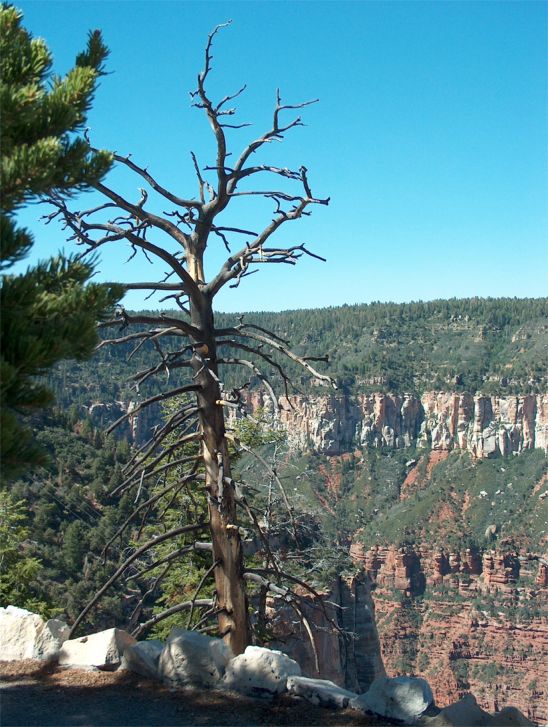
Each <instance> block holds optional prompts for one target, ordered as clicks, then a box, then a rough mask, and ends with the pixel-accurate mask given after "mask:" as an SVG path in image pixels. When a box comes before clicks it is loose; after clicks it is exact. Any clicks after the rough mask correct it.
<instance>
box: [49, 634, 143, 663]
mask: <svg viewBox="0 0 548 727" xmlns="http://www.w3.org/2000/svg"><path fill="white" fill-rule="evenodd" d="M135 643H137V642H136V639H134V638H133V636H130V634H128V633H127V631H122V630H121V629H107V630H106V631H99V632H97V633H95V634H89V635H88V636H82V637H81V638H79V639H70V641H65V643H64V644H63V646H62V648H61V650H60V652H59V665H60V666H76V667H82V668H84V669H85V668H88V669H102V670H103V671H115V670H116V669H118V667H119V666H120V665H121V663H122V657H123V656H124V652H125V651H126V649H129V647H130V646H133V644H135Z"/></svg>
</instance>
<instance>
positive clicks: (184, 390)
mask: <svg viewBox="0 0 548 727" xmlns="http://www.w3.org/2000/svg"><path fill="white" fill-rule="evenodd" d="M200 389H201V386H200V385H199V384H186V385H185V386H179V388H177V389H171V391H166V392H165V393H163V394H156V396H151V397H150V398H149V399H145V401H142V402H141V403H140V404H138V405H137V406H136V407H135V409H132V410H131V411H129V412H126V413H125V414H123V415H122V416H121V417H120V418H119V419H117V420H116V421H115V422H114V424H111V425H110V427H108V429H107V430H106V433H107V434H110V433H111V432H112V430H113V429H116V427H118V426H119V425H120V424H121V423H122V422H124V421H125V420H126V419H128V418H129V417H131V416H134V415H135V414H137V412H139V411H142V410H143V409H145V408H146V407H147V406H150V405H151V404H155V403H156V402H158V401H166V400H167V399H172V398H173V397H174V396H179V395H180V394H188V393H189V392H191V391H199V390H200Z"/></svg>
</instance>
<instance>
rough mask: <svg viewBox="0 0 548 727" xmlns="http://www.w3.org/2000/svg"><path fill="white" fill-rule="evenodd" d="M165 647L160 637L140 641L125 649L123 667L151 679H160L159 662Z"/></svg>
mask: <svg viewBox="0 0 548 727" xmlns="http://www.w3.org/2000/svg"><path fill="white" fill-rule="evenodd" d="M163 649H164V642H163V641H160V640H159V639H151V640H150V641H138V642H137V643H136V644H133V646H130V647H129V648H128V649H126V650H125V651H124V657H123V659H122V669H129V671H134V672H136V673H137V674H141V676H144V677H148V678H149V679H159V678H160V677H159V674H158V663H159V661H160V656H161V654H162V651H163Z"/></svg>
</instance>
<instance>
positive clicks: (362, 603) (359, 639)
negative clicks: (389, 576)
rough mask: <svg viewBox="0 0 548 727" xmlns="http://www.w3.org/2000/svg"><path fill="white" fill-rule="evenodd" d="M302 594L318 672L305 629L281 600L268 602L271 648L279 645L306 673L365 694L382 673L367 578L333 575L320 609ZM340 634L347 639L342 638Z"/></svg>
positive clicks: (311, 599) (383, 671)
mask: <svg viewBox="0 0 548 727" xmlns="http://www.w3.org/2000/svg"><path fill="white" fill-rule="evenodd" d="M301 595H302V596H303V600H302V601H301V608H302V609H303V613H304V614H305V616H306V618H307V620H308V622H309V623H310V625H311V627H312V630H313V634H314V646H315V649H316V653H317V657H318V664H319V666H320V670H319V671H318V670H317V669H316V659H315V656H314V649H313V648H312V645H311V643H310V638H309V635H308V633H307V631H306V629H305V627H304V626H303V624H302V623H301V622H300V621H297V619H295V612H294V611H293V609H291V608H290V607H289V606H288V605H287V604H286V603H285V602H284V601H283V599H280V598H271V599H270V601H269V604H268V609H267V616H268V617H269V618H270V622H269V628H270V629H272V631H273V633H274V637H275V639H274V641H272V642H271V643H270V646H271V647H272V648H283V650H284V652H285V653H287V654H288V655H289V656H291V657H292V658H293V659H295V661H297V662H298V663H299V664H300V666H301V670H302V673H303V675H304V676H306V677H312V678H318V677H320V678H321V679H326V680H331V681H332V682H334V683H335V684H337V685H338V686H339V687H343V688H344V689H346V690H350V691H353V692H356V693H358V694H360V693H361V692H365V691H366V690H367V689H368V688H369V686H370V685H371V683H372V682H373V680H374V679H375V678H377V677H379V676H384V675H385V674H386V672H385V670H384V666H383V662H382V658H381V650H380V642H379V635H378V633H377V628H376V623H375V607H374V603H373V600H372V598H371V593H370V589H369V586H368V584H367V582H366V579H365V578H363V577H361V578H352V579H348V580H347V579H343V578H338V579H337V581H336V582H335V583H334V585H333V588H332V590H331V591H330V592H329V593H327V594H324V596H325V603H324V608H321V607H319V606H318V604H317V603H316V602H315V599H313V598H312V597H310V594H307V593H306V592H304V591H303V593H302V594H301ZM307 604H309V605H307ZM333 604H335V605H333ZM324 609H325V611H324ZM336 626H338V627H339V628H340V629H341V631H338V630H337V628H336ZM342 632H345V633H346V634H352V637H351V638H345V637H343V636H342Z"/></svg>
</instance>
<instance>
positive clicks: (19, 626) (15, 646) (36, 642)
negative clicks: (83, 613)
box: [0, 606, 70, 661]
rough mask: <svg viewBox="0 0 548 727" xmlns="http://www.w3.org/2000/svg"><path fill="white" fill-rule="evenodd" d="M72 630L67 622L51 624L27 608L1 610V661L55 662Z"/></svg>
mask: <svg viewBox="0 0 548 727" xmlns="http://www.w3.org/2000/svg"><path fill="white" fill-rule="evenodd" d="M69 631H70V629H69V627H68V626H67V625H66V623H65V622H64V621H60V620H59V619H56V618H52V619H50V620H49V621H44V619H43V618H42V617H41V616H39V615H38V614H36V613H31V612H30V611H26V610H25V609H24V608H17V607H16V606H7V607H6V608H0V660H2V661H19V660H20V659H44V660H51V659H55V658H56V657H57V653H58V652H59V649H60V647H61V645H62V644H63V642H64V641H65V639H66V638H67V636H68V633H69Z"/></svg>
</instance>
